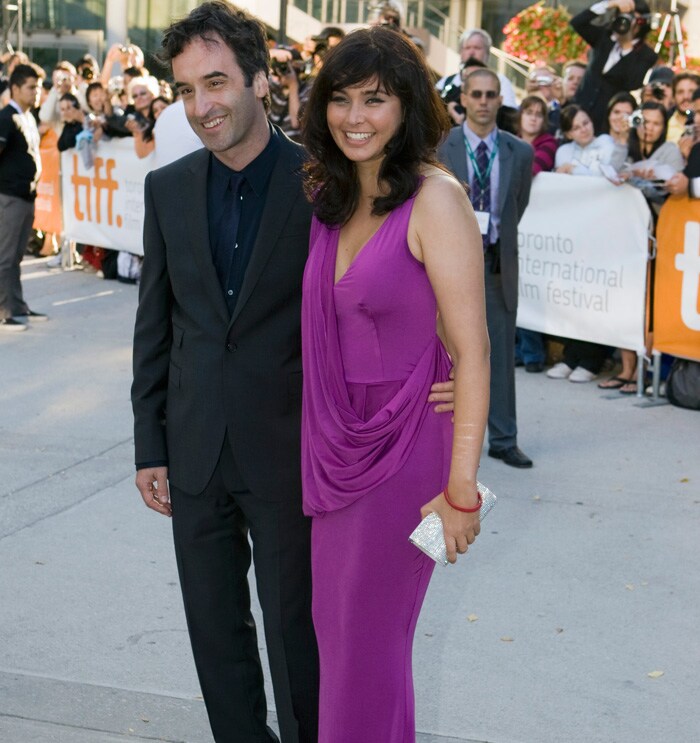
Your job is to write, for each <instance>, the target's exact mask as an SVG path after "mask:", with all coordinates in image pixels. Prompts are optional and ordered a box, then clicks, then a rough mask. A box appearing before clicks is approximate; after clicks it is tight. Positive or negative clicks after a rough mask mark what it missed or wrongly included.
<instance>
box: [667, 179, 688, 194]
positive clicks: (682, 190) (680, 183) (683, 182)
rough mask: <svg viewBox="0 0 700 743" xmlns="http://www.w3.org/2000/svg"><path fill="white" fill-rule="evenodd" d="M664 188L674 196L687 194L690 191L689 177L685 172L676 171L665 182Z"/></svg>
mask: <svg viewBox="0 0 700 743" xmlns="http://www.w3.org/2000/svg"><path fill="white" fill-rule="evenodd" d="M664 188H665V189H666V191H668V193H670V194H671V195H672V196H685V195H686V194H687V193H688V177H687V176H686V175H684V174H683V173H676V174H675V175H672V176H671V177H670V178H669V179H668V180H667V181H666V183H664Z"/></svg>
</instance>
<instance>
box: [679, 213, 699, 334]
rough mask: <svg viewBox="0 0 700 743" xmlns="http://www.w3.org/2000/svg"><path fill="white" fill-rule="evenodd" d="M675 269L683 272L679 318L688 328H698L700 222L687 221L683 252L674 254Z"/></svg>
mask: <svg viewBox="0 0 700 743" xmlns="http://www.w3.org/2000/svg"><path fill="white" fill-rule="evenodd" d="M676 269H677V270H678V271H680V272H681V273H682V274H683V280H682V283H681V319H682V320H683V322H684V323H685V324H686V325H687V326H688V328H690V330H700V312H698V295H699V294H700V222H687V223H686V225H685V243H684V245H683V252H682V253H677V254H676Z"/></svg>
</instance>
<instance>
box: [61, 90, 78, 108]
mask: <svg viewBox="0 0 700 743" xmlns="http://www.w3.org/2000/svg"><path fill="white" fill-rule="evenodd" d="M58 100H59V101H68V102H69V103H70V104H71V105H72V106H73V108H77V109H79V108H80V101H79V100H78V99H77V98H76V97H75V96H74V95H73V94H72V93H64V94H63V95H62V96H61V97H60V98H59V99H58Z"/></svg>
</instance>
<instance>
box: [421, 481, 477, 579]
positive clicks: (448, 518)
mask: <svg viewBox="0 0 700 743" xmlns="http://www.w3.org/2000/svg"><path fill="white" fill-rule="evenodd" d="M473 500H474V502H473V503H469V504H465V506H466V507H471V506H472V505H474V506H475V505H476V499H473ZM460 505H461V503H460ZM429 513H437V514H438V516H440V518H441V519H442V528H443V531H444V533H445V546H446V547H447V560H448V562H450V563H452V564H453V565H454V563H456V562H457V555H458V554H460V555H463V554H464V553H465V552H466V551H467V550H468V549H469V545H470V544H473V543H474V540H475V539H476V538H477V536H478V534H479V531H480V530H481V524H480V522H479V512H478V511H476V512H475V513H462V512H461V511H458V510H457V509H455V508H452V506H451V505H450V504H449V503H448V502H447V501H446V500H445V494H444V493H440V495H438V496H437V497H436V498H433V499H432V500H431V501H429V502H428V503H426V504H425V505H424V506H423V508H421V510H420V514H421V518H425V517H426V516H427V515H428V514H429Z"/></svg>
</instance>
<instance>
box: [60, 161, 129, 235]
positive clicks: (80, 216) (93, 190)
mask: <svg viewBox="0 0 700 743" xmlns="http://www.w3.org/2000/svg"><path fill="white" fill-rule="evenodd" d="M115 165H116V161H115V160H113V159H112V158H109V159H107V160H104V159H103V158H101V157H96V158H95V175H94V176H93V177H92V178H90V176H89V175H79V173H78V155H73V175H72V176H71V179H70V180H71V183H72V184H73V186H74V192H75V199H74V202H73V210H74V212H75V218H76V219H77V220H78V221H79V222H83V221H85V218H86V216H87V220H88V221H89V222H92V205H93V194H94V205H95V222H97V224H100V223H101V222H102V194H103V192H106V193H107V224H108V225H110V227H111V226H112V224H113V223H115V222H116V225H117V227H121V226H122V218H121V215H119V214H118V215H117V217H116V220H115V219H114V192H115V191H117V190H118V189H119V183H118V182H117V181H115V180H114V178H112V170H114V167H115ZM103 166H104V169H105V175H104V178H103V177H102V167H103ZM81 191H82V192H83V193H84V194H85V198H84V206H85V211H83V208H82V204H81V201H82V200H81V198H80V194H81Z"/></svg>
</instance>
